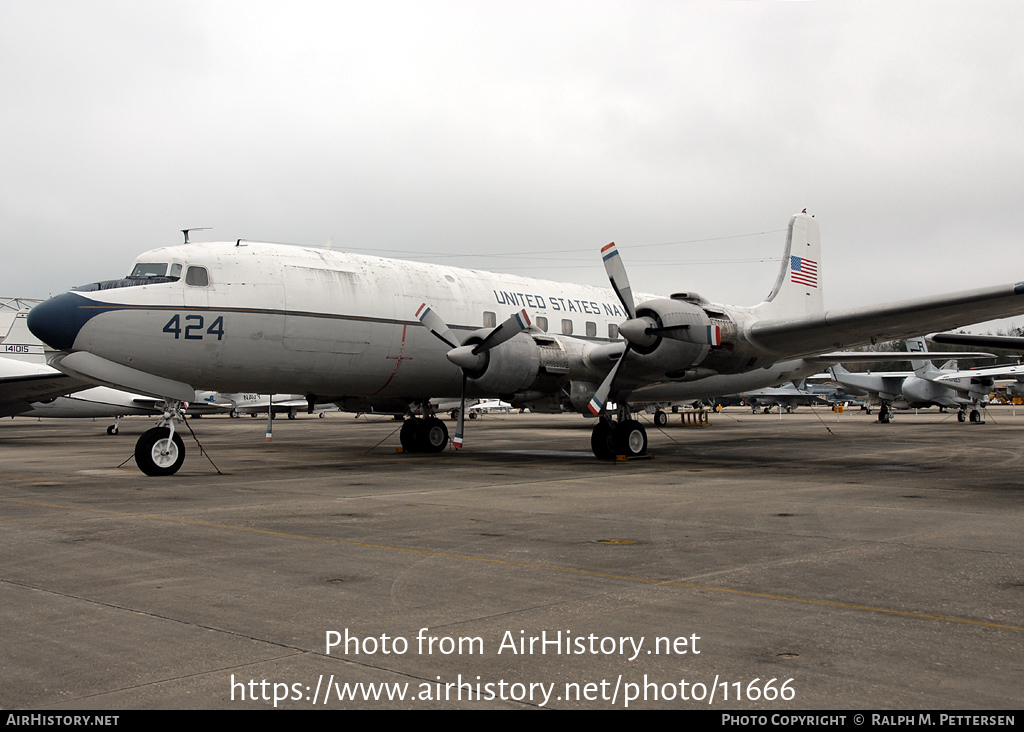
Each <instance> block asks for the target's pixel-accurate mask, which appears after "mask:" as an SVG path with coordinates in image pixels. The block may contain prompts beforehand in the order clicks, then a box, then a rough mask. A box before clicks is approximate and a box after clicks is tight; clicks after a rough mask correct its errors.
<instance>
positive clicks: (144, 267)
mask: <svg viewBox="0 0 1024 732" xmlns="http://www.w3.org/2000/svg"><path fill="white" fill-rule="evenodd" d="M180 278H181V265H180V264H172V265H171V268H170V272H168V271H167V263H166V262H139V263H138V264H136V265H135V267H134V268H133V269H132V273H131V274H130V275H128V276H127V277H125V278H124V279H120V280H103V281H102V282H91V283H89V284H88V285H79V286H78V287H72V288H71V289H72V290H74V291H76V292H95V291H97V290H114V289H117V288H119V287H138V286H140V285H161V284H165V283H167V282H177V281H178V280H179V279H180Z"/></svg>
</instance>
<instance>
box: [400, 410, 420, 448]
mask: <svg viewBox="0 0 1024 732" xmlns="http://www.w3.org/2000/svg"><path fill="white" fill-rule="evenodd" d="M421 424H422V420H421V419H420V418H419V417H412V418H410V419H407V420H405V422H403V423H402V431H401V432H399V433H398V439H399V440H401V442H402V450H403V451H404V452H419V451H420V441H419V433H420V425H421Z"/></svg>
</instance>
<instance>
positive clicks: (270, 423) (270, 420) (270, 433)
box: [267, 394, 274, 442]
mask: <svg viewBox="0 0 1024 732" xmlns="http://www.w3.org/2000/svg"><path fill="white" fill-rule="evenodd" d="M273 438H274V395H273V394H271V395H270V403H269V405H268V406H267V442H270V441H271V440H272V439H273Z"/></svg>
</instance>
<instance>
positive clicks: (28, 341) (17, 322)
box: [0, 311, 46, 363]
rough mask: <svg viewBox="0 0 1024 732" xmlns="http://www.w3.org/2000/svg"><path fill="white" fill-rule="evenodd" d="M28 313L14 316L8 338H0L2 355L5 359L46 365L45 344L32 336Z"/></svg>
mask: <svg viewBox="0 0 1024 732" xmlns="http://www.w3.org/2000/svg"><path fill="white" fill-rule="evenodd" d="M27 322H28V311H24V312H19V313H18V314H17V315H15V316H14V321H13V322H12V323H11V329H10V331H9V332H8V333H7V337H6V338H0V353H2V355H3V356H4V357H5V358H12V359H16V360H18V361H27V362H29V363H46V354H45V346H43V342H42V341H41V340H39V339H38V338H36V337H35V336H34V335H32V332H31V331H30V330H29V329H28V325H26V323H27Z"/></svg>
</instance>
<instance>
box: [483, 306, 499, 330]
mask: <svg viewBox="0 0 1024 732" xmlns="http://www.w3.org/2000/svg"><path fill="white" fill-rule="evenodd" d="M497 324H498V319H497V318H496V317H495V316H494V313H492V312H491V311H489V310H485V311H484V327H485V328H493V327H494V326H495V325H497Z"/></svg>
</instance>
